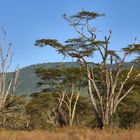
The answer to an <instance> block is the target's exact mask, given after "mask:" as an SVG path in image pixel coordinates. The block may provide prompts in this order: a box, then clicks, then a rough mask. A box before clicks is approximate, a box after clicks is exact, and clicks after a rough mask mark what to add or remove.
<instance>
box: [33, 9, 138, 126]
mask: <svg viewBox="0 0 140 140" xmlns="http://www.w3.org/2000/svg"><path fill="white" fill-rule="evenodd" d="M103 15H104V14H98V13H96V12H89V11H84V10H82V11H81V12H79V13H77V14H75V15H73V16H67V15H66V14H65V15H64V19H65V20H66V21H67V22H68V23H69V24H70V26H72V27H73V28H74V30H75V31H76V32H77V33H78V37H77V38H72V39H68V40H66V41H65V43H63V44H62V43H60V42H59V41H57V40H54V39H40V40H36V44H35V45H37V46H40V47H43V46H45V45H49V46H52V47H53V48H55V49H56V50H57V51H58V52H59V53H61V54H62V55H64V56H71V57H73V58H77V61H78V62H79V63H80V64H81V66H82V68H83V69H84V71H85V73H86V75H87V79H88V93H89V96H90V98H91V102H92V106H93V111H94V113H95V115H96V118H97V120H98V124H99V127H100V128H103V127H109V126H110V124H111V118H112V116H113V114H114V113H115V112H116V109H117V107H118V105H119V104H120V102H121V101H122V100H123V99H124V98H125V97H126V96H127V95H128V94H129V93H130V92H131V90H132V89H133V88H134V84H132V85H130V86H128V87H126V88H125V90H124V87H125V85H126V83H127V81H128V80H129V78H130V77H131V74H132V71H133V66H131V68H130V69H129V70H128V73H127V74H126V76H125V77H124V75H122V71H123V69H124V62H125V58H126V57H127V56H128V55H129V51H126V49H124V50H122V52H123V57H120V56H119V54H117V53H116V52H115V51H114V50H111V49H109V41H110V38H111V31H110V32H109V35H108V36H105V37H104V39H102V40H98V39H97V35H96V28H94V27H92V24H93V23H92V21H93V20H94V19H95V18H96V17H100V16H103ZM94 54H98V57H99V60H100V62H99V60H98V62H97V61H96V58H95V57H93V56H94ZM91 56H92V58H93V62H92V63H88V62H87V61H86V58H87V57H91ZM97 71H98V72H97ZM137 78H138V76H136V77H135V78H134V79H133V80H136V79H137Z"/></svg>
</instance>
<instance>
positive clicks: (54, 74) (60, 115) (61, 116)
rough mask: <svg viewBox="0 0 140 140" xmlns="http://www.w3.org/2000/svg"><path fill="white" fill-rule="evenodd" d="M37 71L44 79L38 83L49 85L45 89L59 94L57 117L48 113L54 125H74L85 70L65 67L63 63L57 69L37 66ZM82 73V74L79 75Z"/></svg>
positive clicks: (83, 83)
mask: <svg viewBox="0 0 140 140" xmlns="http://www.w3.org/2000/svg"><path fill="white" fill-rule="evenodd" d="M36 73H37V74H38V76H39V77H41V79H42V81H41V82H39V83H38V85H39V86H40V85H44V84H45V85H47V86H48V88H46V89H45V91H48V92H55V93H57V94H58V95H59V97H58V98H57V105H56V109H55V113H54V114H55V117H51V115H47V116H48V117H47V118H48V119H49V120H50V122H51V123H52V124H53V125H54V126H59V127H60V126H61V127H63V126H70V127H71V126H73V125H74V119H75V114H76V106H77V103H78V100H79V98H80V86H81V85H83V86H84V85H85V83H86V81H84V74H83V70H81V69H80V68H73V67H70V68H65V67H63V66H62V65H61V66H60V67H57V68H56V69H45V68H37V69H36ZM79 75H80V76H79Z"/></svg>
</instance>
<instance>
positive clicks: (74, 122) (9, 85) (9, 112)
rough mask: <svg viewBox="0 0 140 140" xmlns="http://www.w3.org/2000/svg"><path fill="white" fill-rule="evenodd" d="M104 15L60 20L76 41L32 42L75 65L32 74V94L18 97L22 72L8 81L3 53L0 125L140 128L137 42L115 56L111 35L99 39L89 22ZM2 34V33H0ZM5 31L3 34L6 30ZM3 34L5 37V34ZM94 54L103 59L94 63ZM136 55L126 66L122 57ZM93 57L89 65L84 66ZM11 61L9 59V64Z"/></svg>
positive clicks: (85, 13) (86, 14)
mask: <svg viewBox="0 0 140 140" xmlns="http://www.w3.org/2000/svg"><path fill="white" fill-rule="evenodd" d="M100 16H104V14H98V13H95V12H89V11H84V10H82V11H81V12H79V13H77V14H75V15H72V16H67V15H66V14H65V15H64V19H65V20H66V21H67V22H68V23H69V25H70V26H72V27H73V28H74V30H75V31H76V32H77V34H78V37H76V38H72V39H68V40H66V41H65V42H64V43H60V42H59V41H57V40H55V39H40V40H36V43H35V45H36V46H40V47H43V46H51V47H53V48H55V49H56V50H57V51H58V52H59V53H60V54H61V55H63V56H65V57H67V56H69V57H72V58H75V59H76V60H77V63H78V64H79V65H78V66H77V67H65V66H64V65H59V66H57V67H54V68H47V69H46V68H45V67H40V68H36V69H35V70H34V74H37V76H38V80H37V83H35V85H36V87H40V89H41V90H42V91H40V92H39V91H36V92H35V93H32V94H30V95H26V94H25V93H24V95H22V96H16V95H15V91H16V88H17V87H18V86H19V84H21V83H22V81H20V80H19V79H20V78H19V77H20V69H19V67H18V66H17V68H16V69H15V72H13V73H12V75H11V76H10V77H9V78H7V72H8V68H9V66H10V65H11V62H12V55H11V53H10V48H11V46H9V49H8V51H7V54H6V55H5V56H4V55H3V53H2V48H1V49H0V52H1V53H0V54H1V75H0V127H1V128H3V129H11V130H34V129H42V130H46V129H53V128H56V127H72V126H76V127H89V128H101V129H103V128H108V127H120V128H139V127H140V109H139V108H140V88H139V87H140V79H139V77H140V68H139V67H134V64H135V65H138V64H139V54H140V44H136V43H135V42H134V43H133V44H131V45H128V47H127V48H123V49H122V54H123V55H119V54H118V53H117V52H116V51H115V50H111V49H110V48H109V42H110V38H111V35H112V32H111V31H109V35H107V36H105V37H103V39H102V40H98V39H97V35H96V28H95V27H92V26H93V25H92V23H91V21H92V20H94V19H95V18H97V17H100ZM3 31H4V30H3ZM4 33H5V32H4ZM4 35H5V34H4ZM95 53H97V54H98V55H99V56H100V58H101V61H100V62H99V61H98V62H96V61H95V60H96V59H94V54H95ZM131 54H137V56H138V57H137V59H136V60H133V63H131V65H130V66H129V67H126V62H125V60H126V57H128V56H130V55H131ZM88 57H92V58H93V61H92V62H87V59H86V58H88ZM9 59H10V60H9Z"/></svg>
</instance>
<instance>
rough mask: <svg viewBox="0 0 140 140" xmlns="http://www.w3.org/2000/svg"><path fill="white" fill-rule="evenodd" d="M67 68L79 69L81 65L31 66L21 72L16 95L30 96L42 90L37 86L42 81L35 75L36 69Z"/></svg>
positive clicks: (48, 64) (69, 63)
mask: <svg viewBox="0 0 140 140" xmlns="http://www.w3.org/2000/svg"><path fill="white" fill-rule="evenodd" d="M61 65H63V66H65V67H78V66H79V64H78V63H75V62H66V63H61V62H59V63H43V64H36V65H30V66H27V67H25V68H22V69H21V70H20V84H19V86H18V87H17V90H16V94H17V95H30V94H31V93H34V92H39V91H41V88H40V87H38V86H37V83H38V82H39V81H40V78H39V77H37V74H36V73H35V69H36V68H39V67H43V68H47V69H48V68H56V67H58V66H61Z"/></svg>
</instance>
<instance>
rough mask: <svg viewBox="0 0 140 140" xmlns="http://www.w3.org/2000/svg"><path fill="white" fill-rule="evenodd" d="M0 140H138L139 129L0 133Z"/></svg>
mask: <svg viewBox="0 0 140 140" xmlns="http://www.w3.org/2000/svg"><path fill="white" fill-rule="evenodd" d="M0 140H140V129H136V130H123V129H108V130H98V129H93V130H91V129H85V128H84V129H76V128H73V129H72V128H71V129H69V128H65V129H64V128H63V129H56V130H54V131H31V132H28V131H4V130H1V131H0Z"/></svg>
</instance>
